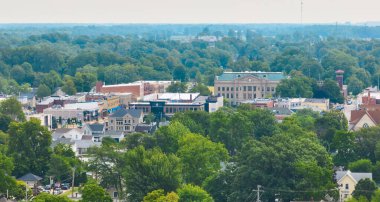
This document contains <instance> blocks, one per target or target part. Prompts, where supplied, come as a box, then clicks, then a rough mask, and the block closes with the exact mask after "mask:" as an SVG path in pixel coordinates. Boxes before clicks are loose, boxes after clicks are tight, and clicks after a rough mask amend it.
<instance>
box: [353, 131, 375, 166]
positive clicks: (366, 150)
mask: <svg viewBox="0 0 380 202" xmlns="http://www.w3.org/2000/svg"><path fill="white" fill-rule="evenodd" d="M354 133H355V137H356V140H357V141H356V150H355V152H356V154H357V155H358V158H361V159H369V160H371V162H372V163H375V162H376V161H377V160H380V156H379V153H378V152H376V150H377V149H378V148H379V142H380V141H379V140H380V137H379V135H378V134H379V133H380V127H378V126H376V127H370V128H362V129H360V130H358V131H355V132H354Z"/></svg>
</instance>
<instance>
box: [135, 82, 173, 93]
mask: <svg viewBox="0 0 380 202" xmlns="http://www.w3.org/2000/svg"><path fill="white" fill-rule="evenodd" d="M140 82H143V83H144V95H149V94H152V93H166V89H167V88H168V87H169V86H170V85H171V84H172V83H173V82H172V81H140Z"/></svg>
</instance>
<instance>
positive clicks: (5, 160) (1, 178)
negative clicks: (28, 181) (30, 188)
mask: <svg viewBox="0 0 380 202" xmlns="http://www.w3.org/2000/svg"><path fill="white" fill-rule="evenodd" d="M0 168H1V169H0V182H1V183H0V193H6V192H7V190H10V189H11V188H12V187H15V186H16V180H15V179H14V178H13V177H12V170H13V168H14V166H13V162H12V159H11V158H9V157H7V156H5V155H4V154H3V153H2V151H1V150H0Z"/></svg>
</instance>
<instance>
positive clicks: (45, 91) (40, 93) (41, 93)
mask: <svg viewBox="0 0 380 202" xmlns="http://www.w3.org/2000/svg"><path fill="white" fill-rule="evenodd" d="M49 95H51V90H50V88H49V87H47V86H46V85H45V84H41V85H40V86H38V88H37V97H38V98H44V97H47V96H49Z"/></svg>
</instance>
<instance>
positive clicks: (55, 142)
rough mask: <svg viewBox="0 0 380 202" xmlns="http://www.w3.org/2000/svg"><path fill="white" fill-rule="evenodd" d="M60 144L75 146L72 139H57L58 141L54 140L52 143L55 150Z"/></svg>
mask: <svg viewBox="0 0 380 202" xmlns="http://www.w3.org/2000/svg"><path fill="white" fill-rule="evenodd" d="M58 144H65V145H71V144H73V142H72V141H71V139H69V138H57V139H54V140H53V141H52V142H51V145H50V146H51V147H52V148H54V147H56V146H57V145H58Z"/></svg>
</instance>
